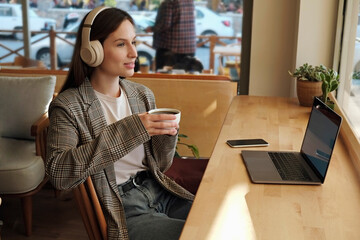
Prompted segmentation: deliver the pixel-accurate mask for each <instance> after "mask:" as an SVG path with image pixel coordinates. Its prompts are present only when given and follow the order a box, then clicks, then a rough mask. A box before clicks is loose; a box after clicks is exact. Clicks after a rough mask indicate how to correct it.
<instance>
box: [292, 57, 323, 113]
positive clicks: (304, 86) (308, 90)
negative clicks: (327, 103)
mask: <svg viewBox="0 0 360 240" xmlns="http://www.w3.org/2000/svg"><path fill="white" fill-rule="evenodd" d="M318 70H319V67H313V66H312V65H309V64H308V63H305V64H303V65H302V66H300V67H299V68H296V69H295V71H294V72H290V71H289V74H290V76H292V77H294V78H296V93H297V96H298V99H299V103H300V105H301V106H305V107H310V106H312V104H313V99H314V97H320V96H322V88H321V85H322V82H321V80H320V79H319V78H317V77H316V74H315V73H316V71H318Z"/></svg>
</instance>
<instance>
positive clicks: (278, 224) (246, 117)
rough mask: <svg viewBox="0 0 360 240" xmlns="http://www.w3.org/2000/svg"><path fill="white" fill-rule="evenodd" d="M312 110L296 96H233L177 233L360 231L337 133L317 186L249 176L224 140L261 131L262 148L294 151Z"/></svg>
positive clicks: (285, 235)
mask: <svg viewBox="0 0 360 240" xmlns="http://www.w3.org/2000/svg"><path fill="white" fill-rule="evenodd" d="M310 110H311V109H310V108H309V107H301V106H299V104H298V101H297V99H290V98H279V97H253V96H236V97H235V98H234V100H233V102H232V104H231V106H230V109H229V112H228V114H227V117H226V119H225V122H224V124H223V127H222V130H221V132H220V135H219V137H218V140H217V142H216V145H215V148H214V151H213V153H212V156H211V158H210V161H209V164H208V166H207V169H206V172H205V174H204V177H203V179H202V182H201V185H200V187H199V190H198V192H197V195H196V197H195V201H194V204H193V207H192V209H191V211H190V214H189V216H188V219H187V220H186V223H185V227H184V229H183V232H182V235H181V238H180V239H182V240H185V239H186V240H187V239H189V240H193V239H201V240H205V239H216V240H222V239H226V240H228V239H245V240H249V239H276V240H278V239H302V240H303V239H360V185H359V183H360V182H359V178H358V177H357V176H358V175H357V173H356V171H355V170H354V165H353V164H352V161H351V159H350V156H349V154H348V152H347V150H346V147H345V145H344V142H343V141H342V139H341V138H339V139H338V141H337V143H336V146H335V150H334V154H333V156H332V159H331V162H330V166H329V170H328V173H327V176H326V179H325V183H324V184H323V185H320V186H304V185H274V184H253V183H251V182H250V179H249V176H248V174H247V171H246V168H245V165H244V163H243V160H242V158H241V156H240V153H241V149H240V148H230V147H229V146H228V145H227V144H226V143H225V142H226V140H228V139H238V138H264V139H265V140H267V141H268V142H269V143H270V145H269V147H262V148H261V149H263V150H296V151H298V150H299V149H300V147H301V143H302V139H303V135H304V132H305V128H306V125H307V121H308V118H309V114H310ZM246 149H254V148H246ZM258 149H260V148H258Z"/></svg>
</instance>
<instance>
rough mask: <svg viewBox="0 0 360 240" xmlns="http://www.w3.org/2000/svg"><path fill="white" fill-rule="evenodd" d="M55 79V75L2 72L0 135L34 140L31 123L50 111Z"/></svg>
mask: <svg viewBox="0 0 360 240" xmlns="http://www.w3.org/2000/svg"><path fill="white" fill-rule="evenodd" d="M55 83H56V77H55V76H43V77H8V76H0V136H2V137H8V138H21V139H30V140H34V136H31V132H30V129H31V126H32V124H33V123H34V122H36V121H37V120H38V119H39V117H40V116H42V115H43V114H44V113H46V112H47V109H48V106H49V104H50V101H51V100H52V97H53V94H54V89H55Z"/></svg>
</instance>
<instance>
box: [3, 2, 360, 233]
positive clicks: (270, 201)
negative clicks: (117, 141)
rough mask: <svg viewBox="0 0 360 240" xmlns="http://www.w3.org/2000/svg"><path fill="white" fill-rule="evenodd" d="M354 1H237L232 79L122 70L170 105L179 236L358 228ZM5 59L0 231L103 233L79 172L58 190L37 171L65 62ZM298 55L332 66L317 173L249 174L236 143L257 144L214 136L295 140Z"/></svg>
mask: <svg viewBox="0 0 360 240" xmlns="http://www.w3.org/2000/svg"><path fill="white" fill-rule="evenodd" d="M210 2H211V5H212V6H217V4H218V2H219V1H210ZM359 6H360V1H359V0H317V1H314V0H294V1H288V0H272V1H268V0H243V20H242V34H241V41H239V42H241V50H240V49H239V52H235V53H234V52H233V53H232V54H233V56H235V57H237V56H238V58H234V59H235V65H233V66H232V67H234V66H235V70H236V71H237V74H238V75H237V76H238V78H236V79H234V78H233V77H231V76H229V75H226V74H222V73H223V72H219V73H216V74H215V73H214V72H213V69H210V66H204V71H203V72H202V73H198V74H192V73H163V72H162V73H159V72H156V71H149V72H148V71H147V72H137V73H135V74H134V76H132V77H130V78H129V80H130V81H134V82H137V83H141V84H143V85H145V86H147V87H149V88H150V89H151V90H152V91H153V92H154V95H155V97H156V103H157V107H159V108H165V107H166V108H176V109H179V110H181V122H180V131H179V134H180V135H181V136H180V137H179V138H178V139H179V140H178V141H179V143H180V144H178V149H177V152H178V153H179V156H180V157H174V161H173V165H172V167H171V168H170V169H169V170H168V172H167V173H166V174H167V175H168V176H169V177H170V178H172V179H173V180H174V181H176V182H178V183H179V184H180V185H182V186H183V187H184V188H186V189H187V190H188V191H190V192H191V193H193V194H194V195H195V200H194V203H193V206H192V208H191V211H190V214H189V216H188V218H187V220H186V223H185V226H184V229H183V231H182V234H181V237H180V239H182V240H186V239H191V240H193V239H204V240H205V239H360V145H359V144H360V141H359V139H360V138H359V135H357V132H358V131H359V129H360V127H358V125H357V122H359V121H360V118H358V119H357V120H356V115H358V113H359V109H360V101H359V99H360V93H359V95H357V96H356V94H355V91H353V89H352V88H351V86H352V85H351V77H350V76H351V75H352V74H351V73H352V72H353V71H354V66H353V59H354V52H353V51H352V50H351V49H354V48H355V47H356V46H355V45H356V44H357V43H356V42H355V41H353V39H356V27H357V25H358V14H359V9H360V7H359ZM0 42H1V40H0ZM218 45H219V43H218V44H214V45H213V46H211V47H212V48H211V50H214V48H215V47H216V46H218ZM220 45H221V46H222V47H224V46H225V47H226V45H225V44H220ZM222 54H223V55H222ZM226 54H227V53H226V52H223V53H222V52H221V51H220V52H216V51H215V53H213V55H212V58H213V59H214V61H217V60H219V59H222V60H223V59H226V57H227V56H228V55H226ZM17 61H18V62H16V63H15V62H12V63H0V93H1V95H0V100H1V101H0V106H1V108H0V113H1V115H0V130H1V139H0V224H1V225H0V239H4V240H6V239H15V240H16V239H69V240H71V239H77V240H80V239H107V230H106V229H107V228H106V227H107V226H106V221H105V219H104V214H103V212H102V209H101V204H100V202H99V200H98V198H97V194H96V191H95V189H94V186H93V184H92V180H91V177H88V178H87V179H86V180H85V179H84V182H83V183H82V184H80V185H79V186H76V187H75V188H74V189H71V190H68V191H60V190H56V189H55V188H54V187H53V186H52V185H51V183H50V182H49V181H48V178H47V176H46V175H45V170H44V161H45V155H46V138H47V127H48V125H49V120H48V115H47V106H48V104H49V103H50V101H51V100H52V99H53V98H55V97H56V95H57V93H58V92H59V91H60V89H61V87H62V85H63V84H64V81H65V79H66V76H67V70H66V69H47V68H46V67H45V66H44V65H43V63H41V62H39V61H36V60H34V59H29V58H26V57H25V58H24V57H22V58H18V60H17ZM225 61H226V60H225ZM304 63H309V64H312V65H314V66H315V65H324V66H327V67H329V68H332V69H335V70H336V71H337V72H338V73H339V75H340V84H339V87H338V88H337V89H336V91H333V92H331V93H330V94H329V98H330V99H331V101H332V102H334V104H335V105H334V111H335V112H336V113H337V114H339V115H340V116H341V117H342V124H341V128H340V132H339V135H338V138H337V141H336V145H335V148H334V151H333V154H332V156H331V164H330V165H329V168H328V171H327V176H326V181H325V182H324V183H322V184H320V185H311V186H310V185H302V184H300V185H296V184H286V185H283V184H258V183H254V182H252V181H251V179H250V178H249V175H248V172H247V170H246V167H245V164H244V162H243V160H242V156H241V151H242V150H243V149H250V150H254V149H256V150H258V149H259V147H251V146H250V147H247V148H232V147H230V146H228V145H227V144H226V141H227V140H229V139H254V138H262V139H265V140H266V141H267V142H268V143H269V146H266V147H261V149H262V150H276V151H277V150H280V151H283V150H286V151H299V149H300V147H301V144H302V140H303V137H304V132H305V129H306V127H307V122H308V119H309V115H310V112H311V105H310V106H303V105H301V104H300V103H299V100H298V98H297V95H298V93H297V86H296V84H297V80H296V79H295V78H294V77H292V76H291V75H290V74H289V71H290V72H293V71H294V70H295V69H296V68H298V67H299V66H301V65H303V64H304ZM15 66H16V67H15ZM224 66H225V65H224ZM225 67H226V66H225ZM9 80H11V81H9ZM313 97H314V96H312V98H313ZM356 100H357V103H358V104H359V105H356ZM184 135H185V136H184ZM194 146H195V147H194ZM194 148H195V150H194ZM197 152H198V154H197ZM19 166H20V167H19Z"/></svg>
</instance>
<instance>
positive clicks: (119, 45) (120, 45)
mask: <svg viewBox="0 0 360 240" xmlns="http://www.w3.org/2000/svg"><path fill="white" fill-rule="evenodd" d="M131 44H132V45H134V46H136V41H135V40H134V41H132V42H131ZM117 46H118V47H124V46H125V42H121V43H118V45H117Z"/></svg>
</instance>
